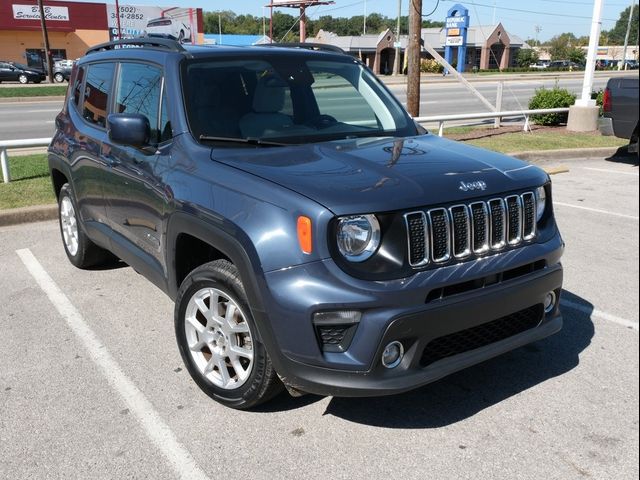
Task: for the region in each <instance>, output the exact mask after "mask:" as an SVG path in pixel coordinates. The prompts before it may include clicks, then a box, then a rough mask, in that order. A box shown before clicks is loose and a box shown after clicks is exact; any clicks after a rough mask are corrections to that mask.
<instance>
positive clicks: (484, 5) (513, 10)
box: [109, 0, 638, 40]
mask: <svg viewBox="0 0 640 480" xmlns="http://www.w3.org/2000/svg"><path fill="white" fill-rule="evenodd" d="M120 1H121V2H122V3H129V2H130V3H131V4H134V5H136V4H137V5H174V4H175V5H176V6H181V7H199V8H202V9H204V10H205V11H212V10H232V11H234V12H236V13H244V14H247V13H250V14H252V15H256V16H261V15H262V14H263V11H265V12H266V13H265V14H266V15H268V10H267V9H264V8H263V6H264V5H266V4H268V3H269V0H235V1H230V0H180V1H179V2H173V3H172V2H171V0H120ZM409 1H410V0H402V12H403V15H407V14H408V10H409ZM458 1H459V0H458ZM112 2H113V0H109V3H112ZM455 3H457V2H456V1H455V0H423V1H422V5H423V7H422V8H423V14H425V15H426V14H428V13H430V12H431V11H434V9H435V11H434V12H433V14H432V15H430V16H429V17H428V18H429V19H432V20H437V21H443V20H444V18H445V17H446V14H447V11H448V10H449V9H450V8H451V7H452V6H453V5H454V4H455ZM460 3H462V4H463V5H464V6H466V7H467V8H468V9H469V15H470V16H471V25H488V24H492V23H494V22H493V20H494V18H495V21H496V22H502V24H503V25H504V27H505V28H506V29H507V31H510V32H512V33H515V34H516V35H518V36H520V37H522V38H524V39H527V38H536V26H538V27H539V28H540V31H539V33H538V38H539V39H540V40H547V39H549V38H551V37H552V36H554V35H556V34H559V33H563V32H573V33H574V34H575V35H576V36H577V37H579V36H582V35H589V30H590V28H591V16H592V13H593V1H591V0H567V1H563V0H469V1H466V2H465V1H462V2H460ZM635 3H636V8H637V7H638V5H637V4H638V1H637V0H635ZM494 5H495V8H494ZM629 5H631V0H604V3H603V10H602V18H603V20H602V28H603V29H606V30H609V29H611V28H612V27H613V25H614V24H615V21H616V20H617V19H618V17H619V15H620V12H621V11H622V10H624V9H625V8H627V7H628V6H629ZM365 7H366V11H367V12H368V13H374V12H375V13H381V14H383V15H386V16H388V17H394V18H395V17H396V15H397V12H398V2H397V0H335V3H334V4H333V5H326V6H317V7H310V8H309V9H308V10H307V14H308V15H309V16H310V17H311V18H317V17H318V16H321V15H332V16H335V17H350V16H352V15H362V14H363V13H364V12H365ZM280 10H281V11H282V12H285V13H289V14H291V15H296V16H297V15H298V13H297V10H295V9H290V8H283V9H280ZM494 12H495V13H494ZM494 15H495V16H494Z"/></svg>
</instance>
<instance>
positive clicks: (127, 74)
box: [104, 62, 171, 275]
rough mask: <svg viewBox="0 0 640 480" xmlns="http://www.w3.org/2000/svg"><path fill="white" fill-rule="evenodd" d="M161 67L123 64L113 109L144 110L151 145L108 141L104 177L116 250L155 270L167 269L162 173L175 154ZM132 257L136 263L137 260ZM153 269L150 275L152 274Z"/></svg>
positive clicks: (165, 198) (137, 111)
mask: <svg viewBox="0 0 640 480" xmlns="http://www.w3.org/2000/svg"><path fill="white" fill-rule="evenodd" d="M163 90H164V78H163V70H162V68H161V67H160V66H159V65H155V64H151V63H141V62H122V63H120V65H119V68H118V75H117V80H116V83H115V88H114V113H140V114H142V115H145V116H146V117H147V119H148V120H149V124H150V127H151V138H150V145H149V147H147V148H145V149H139V148H134V147H130V146H126V145H118V144H115V143H113V142H111V144H110V145H109V152H108V157H109V160H110V162H109V163H110V165H111V168H110V169H109V171H108V172H107V177H106V178H105V181H104V184H105V190H104V196H105V200H106V205H107V207H106V208H107V217H108V222H109V225H110V226H111V228H112V229H113V230H114V231H115V232H116V233H117V234H118V235H116V236H115V237H114V239H113V240H112V241H116V242H120V245H116V246H115V248H116V250H120V251H121V255H122V256H126V255H127V253H126V252H122V249H124V250H126V251H129V253H130V254H132V255H133V256H134V257H135V260H143V262H144V263H146V264H149V263H150V264H151V265H145V266H141V267H140V268H141V269H142V268H144V267H148V266H151V267H152V268H153V270H155V271H154V272H153V273H155V274H158V275H159V274H160V272H162V271H164V258H163V255H162V254H161V246H162V245H163V242H164V239H163V234H164V226H163V216H164V212H165V210H166V208H165V206H166V203H167V201H168V196H167V192H168V191H169V190H168V189H166V188H165V184H164V180H163V179H164V174H165V173H166V172H167V170H168V164H169V158H170V153H171V126H170V122H169V119H168V115H167V102H166V98H165V97H164V94H163ZM135 260H134V261H135ZM153 273H152V274H153Z"/></svg>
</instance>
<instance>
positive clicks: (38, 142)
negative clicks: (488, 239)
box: [0, 108, 569, 183]
mask: <svg viewBox="0 0 640 480" xmlns="http://www.w3.org/2000/svg"><path fill="white" fill-rule="evenodd" d="M568 111H569V109H568V108H543V109H538V110H507V111H504V112H481V113H460V114H454V115H434V116H430V117H416V118H415V121H416V122H418V123H434V122H437V123H438V135H439V136H441V137H442V135H443V133H444V124H445V122H453V121H459V120H482V119H486V118H496V119H498V120H501V119H502V118H507V117H524V119H525V122H524V126H523V130H525V131H527V130H531V128H530V123H529V117H530V116H531V115H538V114H546V113H567V112H568ZM498 123H499V121H498V122H496V124H498ZM49 143H51V139H50V138H30V139H25V140H0V163H1V164H2V176H3V177H4V183H9V182H10V181H11V173H10V172H9V155H8V154H7V150H9V149H15V148H33V147H46V146H48V145H49Z"/></svg>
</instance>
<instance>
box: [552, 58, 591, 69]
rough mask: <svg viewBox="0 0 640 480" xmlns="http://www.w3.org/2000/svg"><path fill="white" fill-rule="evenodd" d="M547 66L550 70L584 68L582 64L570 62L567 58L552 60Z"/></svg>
mask: <svg viewBox="0 0 640 480" xmlns="http://www.w3.org/2000/svg"><path fill="white" fill-rule="evenodd" d="M547 68H548V69H551V70H553V69H559V70H564V69H568V70H582V69H584V65H580V64H579V63H576V62H571V61H569V60H554V61H552V62H549V66H548V67H547Z"/></svg>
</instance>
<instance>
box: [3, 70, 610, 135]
mask: <svg viewBox="0 0 640 480" xmlns="http://www.w3.org/2000/svg"><path fill="white" fill-rule="evenodd" d="M606 81H607V79H606V78H605V77H596V79H595V82H594V89H595V90H597V89H600V88H604V86H605V84H606ZM556 82H557V84H558V85H559V86H560V87H562V88H567V89H568V90H570V91H571V92H574V93H576V94H578V93H579V92H580V91H581V89H582V80H581V79H579V78H567V79H561V80H556V79H555V78H549V79H544V80H542V79H540V80H532V79H517V80H511V81H507V82H505V86H504V93H503V102H502V110H518V109H521V108H527V107H528V103H529V99H530V98H531V96H532V95H533V94H534V93H535V90H536V89H538V88H541V87H546V88H553V86H554V85H555V84H556ZM497 85H498V82H497V81H495V82H494V81H482V82H475V83H474V86H475V87H476V89H478V90H479V91H480V92H481V93H482V94H483V95H485V96H486V97H487V98H488V100H489V101H490V102H492V103H494V104H495V100H496V91H497ZM389 89H390V90H391V92H392V93H393V94H394V95H396V97H398V99H399V100H400V101H401V102H402V103H403V104H406V86H405V85H390V86H389ZM336 100H337V99H336ZM61 108H62V100H37V99H34V100H30V101H28V102H17V103H9V102H2V101H0V140H12V139H22V138H39V137H49V136H51V135H52V134H53V131H54V129H55V126H54V119H55V116H56V114H57V113H58V112H59V111H60V109H61ZM343 108H347V106H346V105H345V106H344V107H343ZM483 111H487V108H486V107H485V106H484V105H483V104H482V102H481V101H480V100H478V99H477V98H475V97H474V96H473V95H472V94H471V93H470V92H469V91H468V90H467V89H466V88H464V87H463V86H462V85H460V84H459V83H457V82H455V83H450V82H446V83H444V82H443V83H426V84H423V85H422V98H421V112H420V113H421V114H422V115H448V114H456V113H471V112H483Z"/></svg>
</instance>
